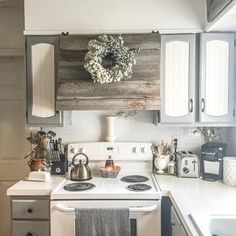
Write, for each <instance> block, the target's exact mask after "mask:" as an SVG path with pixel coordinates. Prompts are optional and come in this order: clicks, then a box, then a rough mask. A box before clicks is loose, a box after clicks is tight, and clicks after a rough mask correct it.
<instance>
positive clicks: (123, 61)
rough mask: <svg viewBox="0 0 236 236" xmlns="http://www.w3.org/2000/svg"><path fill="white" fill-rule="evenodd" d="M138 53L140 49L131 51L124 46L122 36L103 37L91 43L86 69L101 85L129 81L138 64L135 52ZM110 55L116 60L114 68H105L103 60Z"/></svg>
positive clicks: (86, 57)
mask: <svg viewBox="0 0 236 236" xmlns="http://www.w3.org/2000/svg"><path fill="white" fill-rule="evenodd" d="M138 51H139V49H129V48H128V47H126V46H124V40H123V38H122V36H119V37H117V38H114V37H112V36H110V35H102V36H99V37H98V40H96V39H93V40H90V41H89V43H88V52H87V53H86V55H85V65H84V68H85V69H86V70H87V71H88V72H89V73H90V74H91V76H92V79H93V80H94V82H97V83H100V84H104V83H111V82H118V81H121V80H127V79H130V78H131V75H132V73H133V66H134V65H135V63H136V60H135V52H138ZM109 54H110V55H111V58H112V59H113V60H114V66H112V67H111V68H104V66H103V65H102V62H103V58H104V57H105V56H107V55H109Z"/></svg>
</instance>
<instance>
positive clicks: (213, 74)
mask: <svg viewBox="0 0 236 236" xmlns="http://www.w3.org/2000/svg"><path fill="white" fill-rule="evenodd" d="M233 63H234V34H232V33H205V34H201V36H200V97H199V98H200V105H199V108H200V111H199V114H200V122H232V121H233V108H234V104H233V100H234V99H233V85H234V83H233Z"/></svg>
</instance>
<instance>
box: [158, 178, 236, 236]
mask: <svg viewBox="0 0 236 236" xmlns="http://www.w3.org/2000/svg"><path fill="white" fill-rule="evenodd" d="M156 179H157V182H158V184H159V187H160V189H161V191H162V194H163V196H169V197H170V198H171V200H172V202H173V205H174V207H175V209H176V211H177V213H178V215H179V217H180V218H181V220H182V223H183V225H184V227H185V228H186V230H187V232H188V234H189V235H193V236H195V235H196V236H197V235H199V233H198V232H197V230H196V228H195V227H194V225H193V223H192V221H191V219H190V218H189V215H190V214H192V215H197V216H206V215H209V214H213V215H236V187H230V186H227V185H225V184H222V183H221V182H208V181H204V180H201V179H197V178H178V177H175V176H168V175H156ZM206 235H207V234H205V232H204V236H206Z"/></svg>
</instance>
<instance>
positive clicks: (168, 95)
mask: <svg viewBox="0 0 236 236" xmlns="http://www.w3.org/2000/svg"><path fill="white" fill-rule="evenodd" d="M195 38H196V36H195V35H194V34H188V35H163V36H162V38H161V107H162V109H161V120H163V121H165V122H166V123H182V122H184V123H192V122H194V120H195V100H196V98H195V45H196V43H195V41H196V39H195Z"/></svg>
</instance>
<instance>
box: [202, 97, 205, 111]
mask: <svg viewBox="0 0 236 236" xmlns="http://www.w3.org/2000/svg"><path fill="white" fill-rule="evenodd" d="M204 111H205V99H204V98H202V100H201V112H204Z"/></svg>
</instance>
